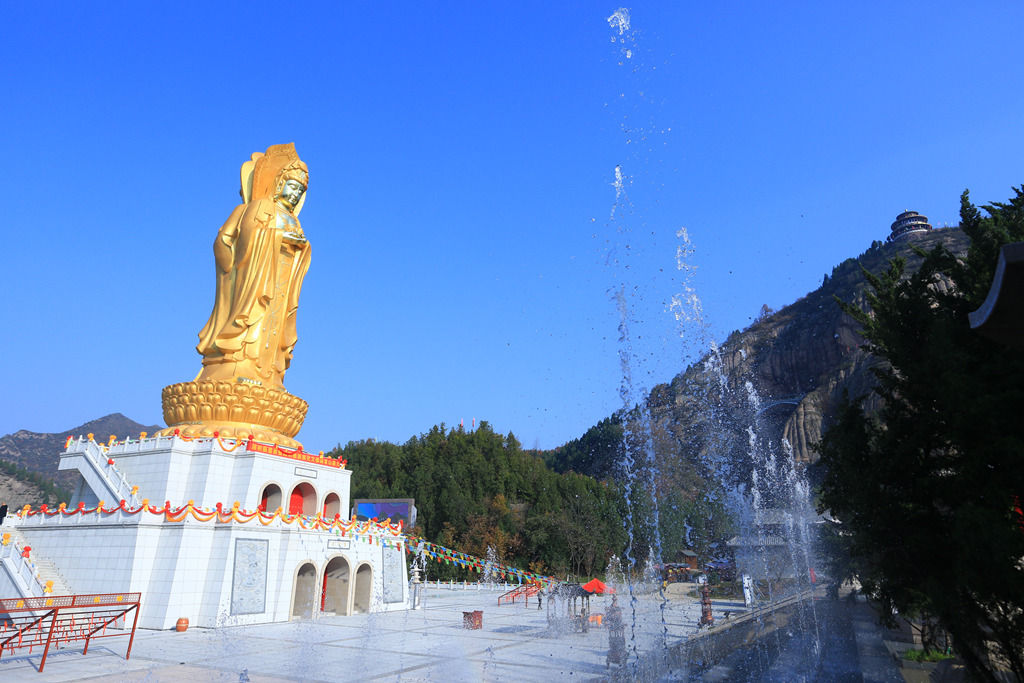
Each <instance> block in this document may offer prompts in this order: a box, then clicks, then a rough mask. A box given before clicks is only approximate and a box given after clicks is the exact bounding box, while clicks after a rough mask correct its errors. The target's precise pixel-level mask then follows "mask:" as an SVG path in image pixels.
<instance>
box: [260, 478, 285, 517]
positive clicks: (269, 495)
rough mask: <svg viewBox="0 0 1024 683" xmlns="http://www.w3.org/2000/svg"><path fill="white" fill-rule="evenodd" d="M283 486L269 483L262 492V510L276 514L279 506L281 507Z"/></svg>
mask: <svg viewBox="0 0 1024 683" xmlns="http://www.w3.org/2000/svg"><path fill="white" fill-rule="evenodd" d="M283 497H284V496H282V495H281V487H280V486H278V485H277V484H267V485H266V486H264V487H263V492H262V493H260V510H263V511H264V512H268V513H270V514H274V512H276V511H277V508H279V507H281V499H282V498H283Z"/></svg>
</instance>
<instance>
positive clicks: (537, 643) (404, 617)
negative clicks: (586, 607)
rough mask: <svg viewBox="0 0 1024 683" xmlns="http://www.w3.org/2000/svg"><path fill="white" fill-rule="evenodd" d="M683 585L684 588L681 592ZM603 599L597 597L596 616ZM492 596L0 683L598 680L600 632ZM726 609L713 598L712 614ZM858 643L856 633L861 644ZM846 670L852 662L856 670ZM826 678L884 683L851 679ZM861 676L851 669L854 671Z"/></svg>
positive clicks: (161, 647)
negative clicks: (467, 614) (474, 617)
mask: <svg viewBox="0 0 1024 683" xmlns="http://www.w3.org/2000/svg"><path fill="white" fill-rule="evenodd" d="M679 588H682V587H681V586H680V587H679ZM608 602H609V599H607V598H604V597H596V598H594V599H593V601H592V605H591V607H592V611H593V612H595V613H597V612H604V611H605V609H606V607H607V603H608ZM496 603H497V594H494V593H478V592H476V591H466V592H463V591H460V590H447V589H441V590H438V589H430V590H428V591H427V593H426V599H425V609H422V610H416V611H405V612H390V613H379V614H370V615H356V616H352V617H322V618H319V619H316V620H313V621H295V622H290V623H284V624H267V625H261V626H244V627H230V628H222V629H216V630H207V629H190V630H189V631H187V632H185V633H175V632H173V631H139V632H138V633H137V635H136V639H135V645H134V647H133V650H132V657H131V659H130V660H125V659H124V652H125V648H126V647H127V640H126V639H125V640H124V641H123V642H122V639H108V640H104V641H99V642H97V643H95V644H94V645H93V646H92V647H91V648H90V651H89V654H88V655H86V656H83V655H82V654H81V652H82V648H81V646H78V647H69V648H68V649H61V650H57V651H53V650H51V652H50V655H49V657H48V658H47V661H46V666H45V669H44V671H43V672H42V673H38V672H37V668H38V666H39V659H40V657H39V653H38V652H37V653H36V654H33V655H23V656H17V657H10V656H7V657H4V658H2V659H0V681H3V682H4V683H8V682H13V681H38V682H39V683H46V682H51V681H53V682H57V681H83V680H84V681H102V682H113V681H147V682H152V683H163V682H170V681H182V682H188V683H201V682H204V681H224V682H230V683H236V682H240V681H251V682H252V683H262V682H267V683H270V682H276V681H339V680H352V681H403V682H405V683H419V682H421V681H435V682H437V681H441V682H443V683H458V682H460V681H473V682H475V681H509V682H512V681H514V682H517V683H519V682H522V683H534V682H536V683H552V682H553V681H563V680H587V681H590V680H595V679H599V678H601V677H603V676H604V675H605V673H606V671H607V669H606V668H605V655H606V653H607V644H608V633H607V630H606V629H603V628H594V629H591V631H590V632H589V633H587V634H580V633H571V632H565V631H559V630H553V629H552V628H550V627H549V625H548V622H547V605H546V604H545V606H544V607H545V609H543V610H538V609H537V607H536V602H531V604H530V606H529V607H525V606H523V605H521V604H520V605H503V606H501V607H499V606H497V604H496ZM620 604H622V606H623V608H624V612H625V616H626V618H627V620H635V624H636V627H635V628H634V629H631V630H627V645H628V646H629V647H631V649H634V650H635V651H636V652H640V653H643V652H647V651H650V650H653V649H657V648H663V647H664V646H665V644H666V643H668V644H673V643H676V642H679V641H680V640H681V639H683V638H684V637H685V636H686V635H687V634H689V633H693V632H694V631H695V629H696V623H697V619H698V618H699V615H700V608H699V605H698V604H697V602H696V601H695V600H693V599H691V598H688V597H686V596H685V595H683V594H682V593H681V592H675V591H673V593H672V594H671V595H670V599H669V600H667V601H662V600H661V598H660V596H659V595H658V594H657V593H655V594H653V595H648V596H638V597H637V598H636V600H635V601H632V602H631V601H629V600H628V599H624V598H622V597H620ZM475 609H480V610H482V611H483V628H482V629H480V630H466V629H464V628H463V627H462V613H463V612H464V611H469V610H475ZM725 610H729V611H735V610H736V606H735V604H734V603H729V602H716V604H715V618H716V620H718V619H721V618H722V617H723V616H724V614H723V612H724V611H725ZM858 643H859V638H858ZM850 666H853V667H855V666H856V664H855V663H854V664H851V665H850ZM849 673H850V672H844V676H843V677H842V678H837V679H823V680H857V681H859V680H890V679H889V678H886V677H870V678H869V677H866V676H865V677H864V678H863V679H861V678H860V677H859V676H854V677H852V678H851V677H850V676H849V675H848V674H849ZM858 673H859V672H858Z"/></svg>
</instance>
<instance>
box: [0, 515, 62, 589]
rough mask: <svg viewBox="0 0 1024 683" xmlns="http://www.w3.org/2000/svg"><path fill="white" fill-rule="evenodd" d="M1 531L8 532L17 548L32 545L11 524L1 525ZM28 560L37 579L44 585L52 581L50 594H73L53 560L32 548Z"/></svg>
mask: <svg viewBox="0 0 1024 683" xmlns="http://www.w3.org/2000/svg"><path fill="white" fill-rule="evenodd" d="M0 529H2V533H3V534H6V533H10V534H11V540H12V541H14V542H15V543H17V544H18V547H19V548H24V547H25V546H28V547H32V544H31V543H29V542H28V541H27V540H26V539H25V537H24V536H22V534H21V532H20V531H18V530H17V529H16V528H14V527H13V526H7V525H6V524H5V525H4V526H2V527H0ZM29 561H30V562H31V563H32V564H33V566H35V568H36V572H37V573H38V574H39V581H40V582H41V583H42V584H43V585H44V586H45V585H46V582H47V581H53V591H52V592H51V595H74V591H72V590H71V587H70V586H69V585H68V583H67V581H65V580H64V577H63V576H61V575H60V571H59V570H58V569H57V567H56V565H54V564H53V562H50V561H49V560H48V559H46V558H45V557H42V556H40V555H39V553H37V552H36V551H35V550H34V549H33V550H30V551H29Z"/></svg>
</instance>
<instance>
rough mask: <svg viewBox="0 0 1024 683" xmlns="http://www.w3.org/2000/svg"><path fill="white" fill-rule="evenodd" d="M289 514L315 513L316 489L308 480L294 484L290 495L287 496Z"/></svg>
mask: <svg viewBox="0 0 1024 683" xmlns="http://www.w3.org/2000/svg"><path fill="white" fill-rule="evenodd" d="M288 514H289V515H315V514H316V489H315V488H313V485H312V484H310V483H309V482H305V481H304V482H302V483H301V484H296V486H295V488H293V489H292V495H291V496H289V497H288Z"/></svg>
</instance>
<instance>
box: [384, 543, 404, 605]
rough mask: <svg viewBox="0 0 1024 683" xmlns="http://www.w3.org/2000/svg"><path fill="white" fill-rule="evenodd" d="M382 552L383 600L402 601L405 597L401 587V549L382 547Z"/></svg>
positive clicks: (402, 584) (402, 582)
mask: <svg viewBox="0 0 1024 683" xmlns="http://www.w3.org/2000/svg"><path fill="white" fill-rule="evenodd" d="M382 550H383V553H384V571H383V574H382V575H381V576H382V577H383V579H384V602H402V600H404V599H405V596H404V595H403V591H402V588H403V586H404V584H405V582H404V581H403V580H402V550H401V549H400V548H382Z"/></svg>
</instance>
